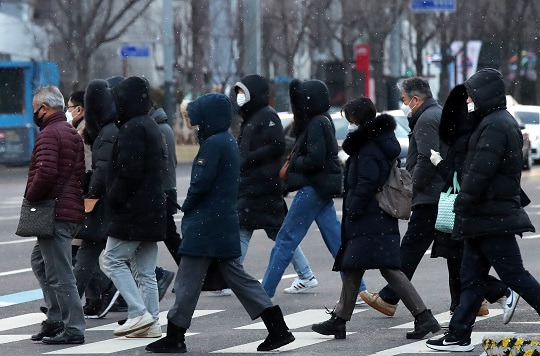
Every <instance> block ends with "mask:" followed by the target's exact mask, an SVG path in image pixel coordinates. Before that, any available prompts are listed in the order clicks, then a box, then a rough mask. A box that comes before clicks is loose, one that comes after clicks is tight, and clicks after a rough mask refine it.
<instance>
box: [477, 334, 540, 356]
mask: <svg viewBox="0 0 540 356" xmlns="http://www.w3.org/2000/svg"><path fill="white" fill-rule="evenodd" d="M482 348H483V349H484V352H483V353H482V355H481V356H491V355H501V356H540V334H522V335H506V336H505V335H486V336H484V337H483V338H482Z"/></svg>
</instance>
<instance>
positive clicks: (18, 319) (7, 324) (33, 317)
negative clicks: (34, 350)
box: [0, 313, 45, 331]
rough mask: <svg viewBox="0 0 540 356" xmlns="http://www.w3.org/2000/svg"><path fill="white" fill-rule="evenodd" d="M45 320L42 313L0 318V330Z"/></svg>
mask: <svg viewBox="0 0 540 356" xmlns="http://www.w3.org/2000/svg"><path fill="white" fill-rule="evenodd" d="M43 320H45V315H44V314H43V313H29V314H23V315H17V316H13V317H11V318H4V319H0V331H6V330H11V329H15V328H22V327H23V326H28V325H34V324H39V323H41V322H42V321H43Z"/></svg>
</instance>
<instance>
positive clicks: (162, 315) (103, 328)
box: [86, 309, 223, 331]
mask: <svg viewBox="0 0 540 356" xmlns="http://www.w3.org/2000/svg"><path fill="white" fill-rule="evenodd" d="M222 311H223V310H211V309H208V310H199V309H196V310H195V312H194V313H193V317H194V318H198V317H201V316H205V315H210V314H214V313H219V312H222ZM168 312H169V311H168V310H166V311H162V312H160V313H159V323H160V324H161V326H163V325H167V323H168V320H167V313H168ZM118 326H119V325H118V322H116V323H110V324H105V325H101V326H96V327H95V328H90V329H86V331H113V330H115V329H117V328H118Z"/></svg>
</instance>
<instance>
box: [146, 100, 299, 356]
mask: <svg viewBox="0 0 540 356" xmlns="http://www.w3.org/2000/svg"><path fill="white" fill-rule="evenodd" d="M182 111H183V115H184V118H185V119H186V121H188V123H189V124H190V125H191V126H198V128H199V130H198V137H199V144H200V148H199V152H198V153H197V155H196V156H195V159H194V161H193V165H192V168H191V182H190V185H189V189H188V192H187V195H186V199H185V200H184V203H183V204H182V208H181V210H182V211H183V212H184V217H183V219H182V237H183V239H182V244H181V245H180V251H179V253H180V255H181V256H182V258H181V259H180V265H179V266H178V272H177V274H176V280H175V284H174V289H175V296H176V300H175V303H174V305H173V307H172V308H171V310H170V311H169V313H168V314H167V319H168V324H167V335H166V336H165V337H164V338H162V339H160V340H158V341H155V342H153V343H151V344H149V345H148V346H146V350H147V351H152V352H156V353H166V352H172V353H182V352H186V344H185V333H186V331H187V329H188V328H189V327H190V326H191V319H192V317H193V312H194V311H195V306H196V305H197V301H198V299H199V296H200V293H201V289H202V287H203V283H204V279H205V276H206V274H207V272H208V268H209V267H210V265H211V264H213V265H215V266H216V268H217V269H218V270H219V272H220V273H221V275H222V276H223V279H224V280H225V282H226V283H227V285H228V286H229V287H230V288H231V289H232V291H233V292H234V294H235V295H236V296H237V297H238V299H239V300H240V303H242V306H243V307H244V309H245V310H246V311H247V312H248V314H249V316H250V317H251V319H253V320H254V319H256V318H258V317H261V318H262V320H263V322H264V324H265V325H266V328H267V329H268V333H269V334H268V336H267V338H266V339H265V341H264V342H263V343H262V344H260V345H259V346H258V347H257V350H258V351H270V350H274V349H277V348H279V347H281V346H283V345H286V344H289V343H291V342H293V341H294V336H293V335H292V334H291V333H290V332H289V330H288V327H287V325H286V324H285V321H284V319H283V314H282V312H281V309H280V308H279V306H277V305H273V303H272V301H271V300H270V298H269V297H268V295H267V294H266V293H265V291H264V290H263V289H262V287H261V284H260V283H259V282H258V281H257V280H256V279H254V278H253V277H251V276H250V275H248V274H247V273H246V272H245V271H244V267H243V266H242V264H241V263H240V260H239V257H240V255H241V252H240V235H239V230H240V227H239V224H238V212H237V199H238V176H239V170H240V154H239V150H238V144H237V142H236V140H235V139H234V137H233V136H232V135H231V134H230V133H229V132H228V130H229V128H230V125H231V120H232V110H231V102H230V101H229V98H228V97H227V96H225V95H223V94H218V93H210V94H205V95H203V96H201V97H200V98H198V99H197V100H194V101H192V102H190V103H189V104H187V106H185V105H183V108H182ZM216 227H219V228H216Z"/></svg>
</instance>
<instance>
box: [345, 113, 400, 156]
mask: <svg viewBox="0 0 540 356" xmlns="http://www.w3.org/2000/svg"><path fill="white" fill-rule="evenodd" d="M396 126H397V125H396V120H395V119H394V117H393V116H391V115H388V114H381V115H379V116H377V117H376V118H375V119H373V120H370V121H366V122H364V123H363V124H362V125H360V126H359V127H358V129H357V130H356V131H354V132H351V133H349V134H348V135H347V137H346V138H345V141H343V145H342V148H343V150H344V151H345V152H346V153H347V154H348V155H349V156H352V155H354V154H356V153H358V151H360V149H361V148H362V147H363V146H365V145H366V144H368V143H370V142H373V141H374V142H375V143H376V144H377V146H378V147H379V149H380V150H381V151H382V152H383V154H384V155H385V156H386V158H388V160H394V159H396V158H397V157H398V156H399V153H400V152H401V147H400V145H399V141H398V140H397V138H396V135H395V133H394V130H395V129H396Z"/></svg>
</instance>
